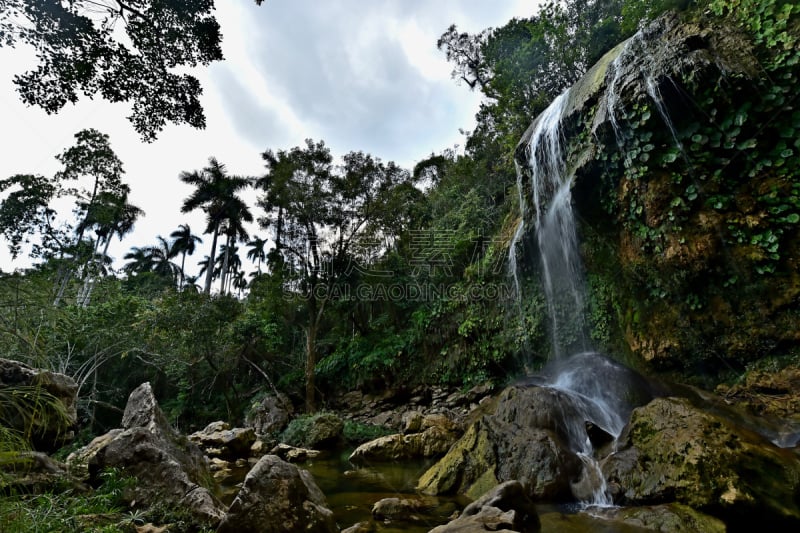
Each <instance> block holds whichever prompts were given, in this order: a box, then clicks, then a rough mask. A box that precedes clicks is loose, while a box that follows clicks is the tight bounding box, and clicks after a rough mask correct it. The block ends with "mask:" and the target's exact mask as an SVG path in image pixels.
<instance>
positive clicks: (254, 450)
mask: <svg viewBox="0 0 800 533" xmlns="http://www.w3.org/2000/svg"><path fill="white" fill-rule="evenodd" d="M266 449H267V445H266V444H265V443H264V441H263V440H261V439H256V440H255V442H253V444H251V445H250V456H251V457H261V456H262V455H264V452H265V451H266Z"/></svg>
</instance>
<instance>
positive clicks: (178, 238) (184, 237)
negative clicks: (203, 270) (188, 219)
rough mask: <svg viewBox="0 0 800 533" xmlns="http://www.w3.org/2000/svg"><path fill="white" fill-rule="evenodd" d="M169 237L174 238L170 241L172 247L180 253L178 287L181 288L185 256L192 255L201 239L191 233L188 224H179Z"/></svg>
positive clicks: (184, 273)
mask: <svg viewBox="0 0 800 533" xmlns="http://www.w3.org/2000/svg"><path fill="white" fill-rule="evenodd" d="M170 237H171V238H172V239H174V241H173V243H172V249H173V250H174V251H176V252H178V253H180V254H181V284H180V288H181V290H183V285H184V282H185V279H186V272H185V270H184V267H185V266H186V256H187V255H192V254H193V253H194V252H195V249H196V248H197V246H196V245H197V244H199V243H202V242H203V239H201V238H200V237H198V236H197V235H194V234H192V230H191V228H190V227H189V224H181V225H180V226H178V229H176V230H175V231H173V232H172V233H171V234H170Z"/></svg>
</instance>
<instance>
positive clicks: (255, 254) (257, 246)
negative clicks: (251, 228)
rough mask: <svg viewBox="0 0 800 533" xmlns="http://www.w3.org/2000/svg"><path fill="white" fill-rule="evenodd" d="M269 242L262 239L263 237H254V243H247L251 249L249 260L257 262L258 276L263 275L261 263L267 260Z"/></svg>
mask: <svg viewBox="0 0 800 533" xmlns="http://www.w3.org/2000/svg"><path fill="white" fill-rule="evenodd" d="M268 242H269V241H267V240H266V239H262V238H261V237H254V238H253V240H252V241H250V242H248V243H247V247H248V248H250V249H249V250H248V251H247V258H248V259H249V260H250V261H256V265H257V269H258V272H257V275H258V274H261V263H262V262H263V261H266V260H267V251H266V247H267V243H268Z"/></svg>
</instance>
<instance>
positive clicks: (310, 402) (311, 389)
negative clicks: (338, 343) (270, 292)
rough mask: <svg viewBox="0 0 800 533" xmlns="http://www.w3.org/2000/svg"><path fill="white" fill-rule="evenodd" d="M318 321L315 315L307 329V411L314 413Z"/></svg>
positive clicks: (315, 407) (315, 408)
mask: <svg viewBox="0 0 800 533" xmlns="http://www.w3.org/2000/svg"><path fill="white" fill-rule="evenodd" d="M317 325H318V324H317V321H316V320H315V318H314V317H312V318H311V321H310V322H309V324H308V330H307V331H306V412H307V413H313V412H314V411H316V410H317V405H316V399H315V396H316V390H317V387H316V383H315V379H314V378H315V370H314V369H315V367H316V366H317Z"/></svg>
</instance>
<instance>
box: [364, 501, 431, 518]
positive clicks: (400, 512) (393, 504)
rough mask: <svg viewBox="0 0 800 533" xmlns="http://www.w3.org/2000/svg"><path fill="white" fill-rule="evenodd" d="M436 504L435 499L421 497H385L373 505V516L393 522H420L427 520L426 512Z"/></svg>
mask: <svg viewBox="0 0 800 533" xmlns="http://www.w3.org/2000/svg"><path fill="white" fill-rule="evenodd" d="M436 504H437V502H436V501H435V500H425V499H421V498H411V497H404V498H383V499H382V500H378V501H377V502H375V505H373V506H372V517H373V518H374V519H375V520H388V521H391V522H420V521H423V520H426V517H425V514H426V513H427V512H429V511H430V510H431V509H432V508H434V507H436Z"/></svg>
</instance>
